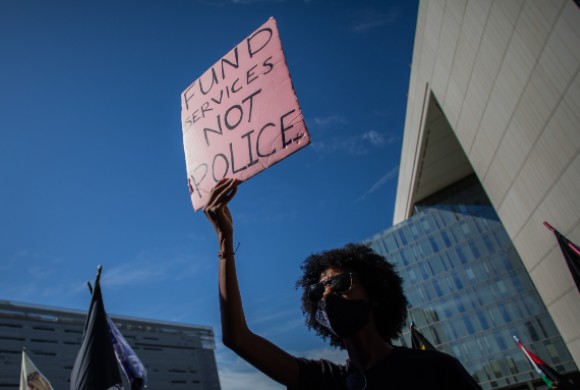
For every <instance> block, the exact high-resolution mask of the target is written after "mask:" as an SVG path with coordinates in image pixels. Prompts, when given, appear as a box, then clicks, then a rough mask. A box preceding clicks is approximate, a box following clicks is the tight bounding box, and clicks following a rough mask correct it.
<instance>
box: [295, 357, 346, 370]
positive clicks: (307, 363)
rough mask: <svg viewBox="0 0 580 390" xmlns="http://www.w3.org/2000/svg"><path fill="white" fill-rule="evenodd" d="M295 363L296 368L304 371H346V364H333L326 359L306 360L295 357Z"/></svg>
mask: <svg viewBox="0 0 580 390" xmlns="http://www.w3.org/2000/svg"><path fill="white" fill-rule="evenodd" d="M296 361H297V362H298V366H300V367H301V368H304V369H308V368H310V369H312V368H318V369H320V370H321V371H322V372H343V371H346V369H347V365H346V364H339V363H335V362H333V361H330V360H326V359H307V358H302V357H297V358H296Z"/></svg>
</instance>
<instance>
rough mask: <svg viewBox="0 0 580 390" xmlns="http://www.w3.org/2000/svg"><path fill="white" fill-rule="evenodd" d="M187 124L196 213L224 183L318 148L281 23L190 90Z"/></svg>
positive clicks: (185, 102)
mask: <svg viewBox="0 0 580 390" xmlns="http://www.w3.org/2000/svg"><path fill="white" fill-rule="evenodd" d="M181 124H182V128H183V146H184V149H185V162H186V167H187V180H188V183H189V193H190V196H191V201H192V202H193V207H194V209H195V210H196V211H197V210H199V209H200V208H202V207H203V206H204V205H205V203H206V202H207V198H208V197H209V193H210V192H211V189H212V188H213V187H214V185H215V184H216V183H217V182H218V181H219V180H220V179H222V178H223V177H233V178H237V179H240V180H242V181H244V180H247V179H248V178H250V177H252V176H254V175H256V174H257V173H259V172H261V171H263V170H264V169H266V168H268V167H269V166H271V165H273V164H275V163H277V162H278V161H280V160H282V159H284V158H286V157H288V156H289V155H290V154H292V153H294V152H296V151H298V150H300V149H302V148H303V147H305V146H306V145H308V144H309V143H310V136H309V134H308V130H307V129H306V125H305V123H304V118H303V116H302V110H301V109H300V106H299V105H298V100H297V99H296V94H295V92H294V87H293V86H292V80H291V79H290V73H289V71H288V66H287V64H286V59H285V58H284V53H283V52H282V43H281V42H280V36H279V34H278V29H277V27H276V21H275V20H274V19H273V18H270V19H269V20H268V21H267V22H266V23H265V24H264V25H262V26H261V27H260V28H259V29H258V30H256V31H255V32H254V33H252V34H251V35H250V36H249V37H248V38H246V39H245V40H244V41H242V42H241V43H240V44H239V45H238V46H236V47H235V48H234V49H233V50H232V51H230V52H229V53H228V54H226V55H225V56H224V57H223V58H222V59H221V60H219V61H218V62H216V63H215V64H214V65H213V66H212V67H211V68H210V69H209V70H207V71H206V72H205V73H204V74H203V75H202V76H201V77H200V78H198V79H197V80H196V81H194V82H193V83H192V84H191V85H190V86H189V87H187V89H186V90H185V91H183V93H182V94H181Z"/></svg>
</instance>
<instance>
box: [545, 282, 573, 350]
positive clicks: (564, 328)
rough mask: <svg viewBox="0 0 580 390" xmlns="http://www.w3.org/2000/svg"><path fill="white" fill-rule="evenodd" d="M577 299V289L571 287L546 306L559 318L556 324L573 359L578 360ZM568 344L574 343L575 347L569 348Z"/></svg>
mask: <svg viewBox="0 0 580 390" xmlns="http://www.w3.org/2000/svg"><path fill="white" fill-rule="evenodd" d="M578 300H580V295H579V294H578V290H576V289H571V290H570V291H569V292H568V293H567V294H566V295H564V296H563V297H562V298H561V299H559V300H558V301H556V302H554V303H553V304H551V305H549V306H548V310H549V311H550V313H552V316H553V317H554V318H558V319H559V320H560V321H557V322H556V325H557V326H558V330H559V331H560V334H561V335H562V338H563V339H564V341H565V342H566V344H567V345H568V350H569V351H570V354H571V355H572V357H573V358H574V360H575V361H578V360H580V355H578V352H579V351H578V349H577V344H578V341H579V340H580V332H579V331H578V324H580V305H578ZM570 345H576V349H574V348H570Z"/></svg>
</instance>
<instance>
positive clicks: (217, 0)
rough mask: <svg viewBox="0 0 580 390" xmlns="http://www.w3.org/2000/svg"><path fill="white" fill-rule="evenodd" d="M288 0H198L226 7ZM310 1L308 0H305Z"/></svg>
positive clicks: (200, 2)
mask: <svg viewBox="0 0 580 390" xmlns="http://www.w3.org/2000/svg"><path fill="white" fill-rule="evenodd" d="M286 1H288V0H197V2H198V3H199V4H205V5H213V6H216V7H224V6H227V5H231V4H235V5H249V4H257V3H274V4H275V3H284V2H286ZM305 3H308V1H305Z"/></svg>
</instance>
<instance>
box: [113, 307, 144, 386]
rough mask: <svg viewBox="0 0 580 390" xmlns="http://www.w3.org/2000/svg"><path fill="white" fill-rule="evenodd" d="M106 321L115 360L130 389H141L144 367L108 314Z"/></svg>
mask: <svg viewBox="0 0 580 390" xmlns="http://www.w3.org/2000/svg"><path fill="white" fill-rule="evenodd" d="M107 321H108V324H109V330H110V332H111V339H112V341H113V348H114V349H115V355H116V356H117V361H118V362H119V365H120V366H121V369H122V370H123V373H124V374H125V377H126V378H127V380H128V381H129V383H130V384H131V390H143V389H144V388H145V383H146V382H147V371H146V370H145V367H144V366H143V364H142V363H141V361H140V360H139V358H138V357H137V354H136V353H135V352H134V351H133V348H131V346H130V345H129V343H127V340H125V337H123V335H122V334H121V332H120V331H119V329H117V327H116V326H115V323H114V322H113V321H112V320H111V318H110V317H109V316H107Z"/></svg>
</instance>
